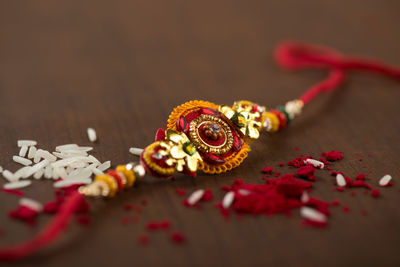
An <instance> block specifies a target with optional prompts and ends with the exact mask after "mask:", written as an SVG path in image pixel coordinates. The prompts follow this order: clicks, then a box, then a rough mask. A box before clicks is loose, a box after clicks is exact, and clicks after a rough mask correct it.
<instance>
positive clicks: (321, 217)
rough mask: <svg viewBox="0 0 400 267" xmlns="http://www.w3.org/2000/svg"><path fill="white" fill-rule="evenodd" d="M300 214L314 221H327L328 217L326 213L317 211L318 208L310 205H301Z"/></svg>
mask: <svg viewBox="0 0 400 267" xmlns="http://www.w3.org/2000/svg"><path fill="white" fill-rule="evenodd" d="M300 215H301V217H303V218H304V219H307V220H310V221H314V222H321V223H324V222H327V220H328V219H327V217H326V216H325V214H323V213H321V212H319V211H317V210H316V209H313V208H310V207H301V208H300Z"/></svg>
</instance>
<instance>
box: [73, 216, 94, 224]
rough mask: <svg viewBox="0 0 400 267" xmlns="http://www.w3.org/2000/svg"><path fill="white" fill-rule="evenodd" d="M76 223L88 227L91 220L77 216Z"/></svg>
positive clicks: (87, 217)
mask: <svg viewBox="0 0 400 267" xmlns="http://www.w3.org/2000/svg"><path fill="white" fill-rule="evenodd" d="M76 221H77V222H78V223H79V224H81V225H90V224H91V223H92V218H90V217H89V216H87V215H79V216H78V217H77V218H76Z"/></svg>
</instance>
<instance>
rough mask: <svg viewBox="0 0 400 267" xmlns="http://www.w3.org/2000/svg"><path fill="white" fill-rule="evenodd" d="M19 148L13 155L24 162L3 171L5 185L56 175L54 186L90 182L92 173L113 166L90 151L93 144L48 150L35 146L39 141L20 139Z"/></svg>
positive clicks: (20, 184)
mask: <svg viewBox="0 0 400 267" xmlns="http://www.w3.org/2000/svg"><path fill="white" fill-rule="evenodd" d="M17 145H18V147H20V151H19V153H18V155H15V156H13V160H14V161H15V162H17V163H19V164H21V165H23V167H21V168H20V169H18V170H17V171H16V172H14V173H13V172H11V171H9V170H3V168H2V167H0V173H2V175H3V177H4V178H5V179H6V180H7V182H8V183H6V184H5V185H4V188H5V189H18V188H22V187H26V186H29V185H30V184H31V181H29V180H26V179H27V178H30V177H32V176H33V178H34V179H43V178H44V179H53V180H57V181H55V183H54V186H55V187H64V186H69V185H73V184H89V183H91V181H92V179H91V177H92V175H93V174H95V175H98V174H103V173H104V171H106V170H107V169H109V168H110V167H111V162H110V161H106V162H103V163H101V162H100V161H99V160H98V159H96V158H95V157H94V156H92V155H89V154H88V152H89V151H92V150H93V147H88V146H78V145H77V144H66V145H60V146H57V147H56V148H55V151H54V152H52V153H50V152H49V151H47V150H43V149H38V148H36V146H37V142H36V141H32V140H18V142H17Z"/></svg>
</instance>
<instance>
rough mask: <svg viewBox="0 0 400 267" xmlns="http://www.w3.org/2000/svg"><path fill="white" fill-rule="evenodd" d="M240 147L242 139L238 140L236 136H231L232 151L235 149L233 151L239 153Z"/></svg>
mask: <svg viewBox="0 0 400 267" xmlns="http://www.w3.org/2000/svg"><path fill="white" fill-rule="evenodd" d="M242 145H243V142H242V139H240V138H239V136H237V135H233V149H235V151H240V149H242Z"/></svg>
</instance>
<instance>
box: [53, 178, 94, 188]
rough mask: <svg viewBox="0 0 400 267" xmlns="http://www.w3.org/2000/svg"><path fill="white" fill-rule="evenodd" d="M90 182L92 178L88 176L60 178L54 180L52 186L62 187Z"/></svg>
mask: <svg viewBox="0 0 400 267" xmlns="http://www.w3.org/2000/svg"><path fill="white" fill-rule="evenodd" d="M91 182H92V179H90V178H83V179H68V180H62V181H58V182H55V183H54V184H53V186H54V187H55V188H62V187H67V186H71V185H74V184H90V183H91Z"/></svg>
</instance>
